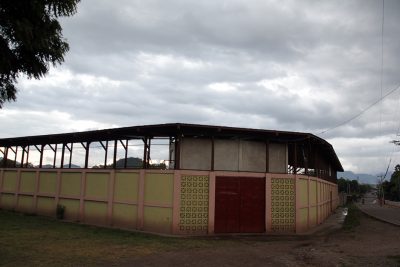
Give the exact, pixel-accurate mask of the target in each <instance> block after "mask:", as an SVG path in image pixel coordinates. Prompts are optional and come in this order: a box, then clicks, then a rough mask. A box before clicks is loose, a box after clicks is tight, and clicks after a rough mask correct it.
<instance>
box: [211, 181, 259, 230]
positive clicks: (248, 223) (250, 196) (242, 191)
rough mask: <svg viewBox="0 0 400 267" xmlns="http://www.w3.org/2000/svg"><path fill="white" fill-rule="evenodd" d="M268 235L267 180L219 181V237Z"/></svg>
mask: <svg viewBox="0 0 400 267" xmlns="http://www.w3.org/2000/svg"><path fill="white" fill-rule="evenodd" d="M264 231H265V179H263V178H252V177H217V178H216V183H215V219H214V232H216V233H260V232H264Z"/></svg>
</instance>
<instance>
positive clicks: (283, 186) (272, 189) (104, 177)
mask: <svg viewBox="0 0 400 267" xmlns="http://www.w3.org/2000/svg"><path fill="white" fill-rule="evenodd" d="M217 176H218V177H220V176H228V177H232V176H240V177H262V178H264V177H265V181H266V183H265V184H266V188H265V194H266V197H265V199H266V205H265V206H266V210H265V214H266V215H265V216H266V220H265V221H266V227H265V229H266V232H267V233H269V232H278V233H280V232H282V233H286V232H298V233H300V232H304V231H306V230H307V229H309V228H312V227H314V226H316V225H317V224H320V223H322V222H323V221H324V220H325V219H326V218H327V217H328V216H329V215H330V213H331V211H333V210H334V209H336V207H337V205H338V200H339V199H338V195H337V185H336V184H332V183H330V182H327V181H325V180H322V179H319V178H315V177H308V176H304V175H289V174H272V173H252V172H230V171H215V172H210V171H191V170H95V169H0V208H2V209H7V210H16V211H20V212H25V213H34V214H39V215H46V216H51V217H55V216H56V207H57V205H63V206H65V214H64V215H65V219H66V220H68V221H75V222H81V223H85V224H93V225H101V226H107V227H117V228H124V229H131V230H141V231H147V232H155V233H163V234H177V235H207V234H213V233H214V217H215V180H216V177H217Z"/></svg>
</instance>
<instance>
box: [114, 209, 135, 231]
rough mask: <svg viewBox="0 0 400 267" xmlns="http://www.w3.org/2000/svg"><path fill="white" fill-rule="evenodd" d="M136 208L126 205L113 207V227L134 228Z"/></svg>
mask: <svg viewBox="0 0 400 267" xmlns="http://www.w3.org/2000/svg"><path fill="white" fill-rule="evenodd" d="M137 212H138V210H137V206H136V205H128V204H117V203H115V204H114V205H113V225H115V226H120V227H127V228H136V225H137Z"/></svg>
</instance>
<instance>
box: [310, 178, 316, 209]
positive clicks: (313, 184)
mask: <svg viewBox="0 0 400 267" xmlns="http://www.w3.org/2000/svg"><path fill="white" fill-rule="evenodd" d="M316 204H317V182H316V181H313V180H311V181H310V205H316Z"/></svg>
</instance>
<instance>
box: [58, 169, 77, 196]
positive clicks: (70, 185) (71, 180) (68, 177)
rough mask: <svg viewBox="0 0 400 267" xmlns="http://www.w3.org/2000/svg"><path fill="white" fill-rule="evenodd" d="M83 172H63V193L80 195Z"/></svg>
mask: <svg viewBox="0 0 400 267" xmlns="http://www.w3.org/2000/svg"><path fill="white" fill-rule="evenodd" d="M80 194H81V173H80V172H65V173H62V174H61V195H65V196H80Z"/></svg>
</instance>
